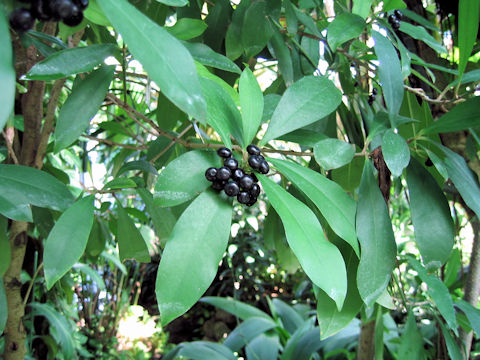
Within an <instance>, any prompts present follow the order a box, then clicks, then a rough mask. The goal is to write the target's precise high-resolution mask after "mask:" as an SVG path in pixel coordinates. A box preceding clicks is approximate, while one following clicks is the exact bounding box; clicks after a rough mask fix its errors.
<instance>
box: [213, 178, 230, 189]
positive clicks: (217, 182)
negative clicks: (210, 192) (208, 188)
mask: <svg viewBox="0 0 480 360" xmlns="http://www.w3.org/2000/svg"><path fill="white" fill-rule="evenodd" d="M226 183H227V182H226V181H223V180H215V181H214V182H213V184H212V189H214V190H217V191H221V190H223V188H224V187H225V184H226Z"/></svg>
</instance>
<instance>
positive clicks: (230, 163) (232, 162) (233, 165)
mask: <svg viewBox="0 0 480 360" xmlns="http://www.w3.org/2000/svg"><path fill="white" fill-rule="evenodd" d="M223 165H225V166H226V167H228V168H229V169H230V170H232V171H234V170H236V169H237V168H238V161H237V159H235V158H233V157H230V158H228V159H225V161H224V162H223Z"/></svg>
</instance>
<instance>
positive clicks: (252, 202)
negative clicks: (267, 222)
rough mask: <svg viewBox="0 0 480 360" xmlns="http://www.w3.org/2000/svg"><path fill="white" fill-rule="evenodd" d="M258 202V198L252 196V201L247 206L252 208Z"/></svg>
mask: <svg viewBox="0 0 480 360" xmlns="http://www.w3.org/2000/svg"><path fill="white" fill-rule="evenodd" d="M256 202H257V198H256V197H253V196H251V195H250V201H249V202H248V203H246V204H245V205H247V206H252V205H254V204H255V203H256Z"/></svg>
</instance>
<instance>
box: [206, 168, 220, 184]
mask: <svg viewBox="0 0 480 360" xmlns="http://www.w3.org/2000/svg"><path fill="white" fill-rule="evenodd" d="M205 177H206V178H207V180H208V181H215V179H216V178H217V169H216V168H214V167H211V168H208V169H207V171H205Z"/></svg>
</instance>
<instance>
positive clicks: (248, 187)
mask: <svg viewBox="0 0 480 360" xmlns="http://www.w3.org/2000/svg"><path fill="white" fill-rule="evenodd" d="M247 152H248V154H249V155H250V156H249V158H248V163H249V165H250V167H251V168H252V169H253V170H256V171H258V172H259V173H262V174H267V173H268V172H269V171H270V166H269V165H268V163H267V161H266V160H265V158H264V157H263V156H262V155H260V149H259V148H258V147H257V146H255V145H252V144H251V145H248V146H247ZM217 154H218V156H220V157H221V158H223V166H222V167H220V168H218V169H217V168H214V167H211V168H208V169H207V171H205V177H206V178H207V180H208V181H211V182H212V188H213V189H215V190H217V191H222V190H223V191H224V192H225V194H227V195H228V196H230V197H234V196H236V197H237V201H238V202H239V203H240V204H245V205H247V206H252V205H253V204H255V203H256V202H257V198H258V195H259V194H260V186H259V185H258V184H257V183H258V179H257V177H256V176H255V174H254V173H253V172H252V173H251V174H247V173H245V170H244V169H241V168H239V167H238V161H237V159H235V158H234V157H232V151H231V150H230V149H227V148H226V147H222V148H220V149H218V150H217Z"/></svg>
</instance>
